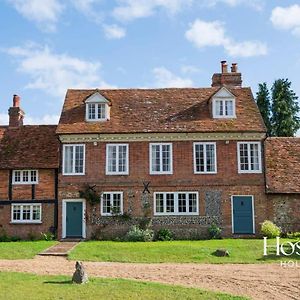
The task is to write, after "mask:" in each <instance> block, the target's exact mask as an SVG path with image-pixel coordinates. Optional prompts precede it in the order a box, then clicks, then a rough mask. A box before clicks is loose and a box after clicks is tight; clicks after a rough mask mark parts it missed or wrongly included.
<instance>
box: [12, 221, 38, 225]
mask: <svg viewBox="0 0 300 300" xmlns="http://www.w3.org/2000/svg"><path fill="white" fill-rule="evenodd" d="M42 223H43V222H42V221H38V222H34V221H28V222H26V221H19V222H18V221H11V222H9V224H12V225H18V224H20V225H26V224H28V225H34V224H42Z"/></svg>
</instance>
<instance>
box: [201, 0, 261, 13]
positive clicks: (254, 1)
mask: <svg viewBox="0 0 300 300" xmlns="http://www.w3.org/2000/svg"><path fill="white" fill-rule="evenodd" d="M204 3H205V4H206V5H207V6H216V5H217V4H219V3H224V4H226V5H229V6H231V7H235V6H238V5H246V6H249V7H251V8H254V9H255V10H259V11H260V10H262V9H263V8H264V5H265V1H264V0H250V1H249V0H204Z"/></svg>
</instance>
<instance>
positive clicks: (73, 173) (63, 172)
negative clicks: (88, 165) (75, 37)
mask: <svg viewBox="0 0 300 300" xmlns="http://www.w3.org/2000/svg"><path fill="white" fill-rule="evenodd" d="M70 146H72V147H75V146H83V166H82V170H83V172H82V173H75V151H73V166H72V169H73V172H72V173H66V172H65V155H66V154H65V153H66V151H65V148H66V147H70ZM62 174H63V175H72V176H78V175H85V144H64V145H63V162H62Z"/></svg>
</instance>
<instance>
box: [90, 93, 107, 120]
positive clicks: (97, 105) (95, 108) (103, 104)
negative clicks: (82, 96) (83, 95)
mask: <svg viewBox="0 0 300 300" xmlns="http://www.w3.org/2000/svg"><path fill="white" fill-rule="evenodd" d="M85 104H86V121H90V122H91V121H107V120H109V101H108V100H107V99H106V98H104V97H103V96H102V95H101V94H100V93H98V92H96V93H94V94H93V95H91V96H90V97H88V98H87V99H86V101H85Z"/></svg>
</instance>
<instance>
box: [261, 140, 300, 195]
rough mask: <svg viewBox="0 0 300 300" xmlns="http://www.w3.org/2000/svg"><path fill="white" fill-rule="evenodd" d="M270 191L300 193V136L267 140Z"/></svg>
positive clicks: (267, 170)
mask: <svg viewBox="0 0 300 300" xmlns="http://www.w3.org/2000/svg"><path fill="white" fill-rule="evenodd" d="M265 157H266V185H267V192H268V193H300V138H268V139H267V140H266V142H265Z"/></svg>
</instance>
